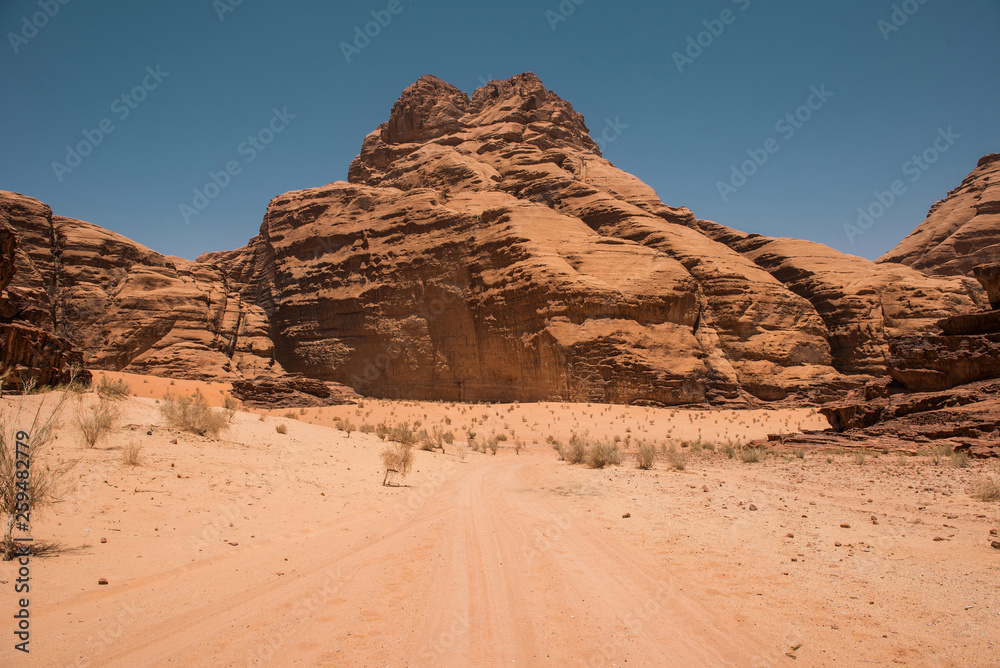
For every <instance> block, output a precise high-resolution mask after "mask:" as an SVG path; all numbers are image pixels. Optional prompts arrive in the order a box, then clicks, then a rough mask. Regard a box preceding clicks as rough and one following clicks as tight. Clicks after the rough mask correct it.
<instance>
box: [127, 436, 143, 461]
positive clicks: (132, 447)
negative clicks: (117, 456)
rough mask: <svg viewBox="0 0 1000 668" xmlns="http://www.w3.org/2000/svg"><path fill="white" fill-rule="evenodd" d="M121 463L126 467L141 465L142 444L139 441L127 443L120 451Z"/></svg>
mask: <svg viewBox="0 0 1000 668" xmlns="http://www.w3.org/2000/svg"><path fill="white" fill-rule="evenodd" d="M122 463H123V464H125V465H127V466H139V465H141V464H142V443H140V442H139V441H129V442H128V443H127V444H126V445H125V449H124V450H122Z"/></svg>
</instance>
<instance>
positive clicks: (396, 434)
mask: <svg viewBox="0 0 1000 668" xmlns="http://www.w3.org/2000/svg"><path fill="white" fill-rule="evenodd" d="M387 438H388V440H390V441H395V442H396V443H400V444H402V445H416V444H417V434H416V433H414V431H413V430H412V429H410V423H409V422H401V423H399V424H397V425H396V426H395V427H390V428H389V431H388V436H387Z"/></svg>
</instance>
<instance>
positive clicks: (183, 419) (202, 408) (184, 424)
mask: <svg viewBox="0 0 1000 668" xmlns="http://www.w3.org/2000/svg"><path fill="white" fill-rule="evenodd" d="M160 413H161V414H162V415H163V417H164V419H165V420H166V421H167V424H169V425H170V426H171V427H176V428H177V429H183V430H184V431H189V432H191V433H192V434H197V435H198V436H212V437H216V436H218V435H219V432H221V431H222V430H223V429H226V428H227V427H228V426H229V422H228V420H227V418H226V415H225V413H223V412H222V411H218V410H215V409H213V408H211V407H209V405H208V401H207V400H206V399H205V395H203V394H202V393H201V391H200V390H195V392H194V394H193V395H192V396H177V395H175V394H171V393H169V392H168V393H167V394H165V395H164V396H163V401H162V402H161V403H160Z"/></svg>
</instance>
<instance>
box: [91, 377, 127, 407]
mask: <svg viewBox="0 0 1000 668" xmlns="http://www.w3.org/2000/svg"><path fill="white" fill-rule="evenodd" d="M94 391H95V392H97V395H98V396H100V397H101V398H103V399H109V400H111V401H118V400H120V399H124V398H126V397H128V396H131V395H132V390H131V389H130V388H129V386H128V383H126V382H125V381H124V380H120V379H119V380H111V379H110V378H109V377H107V376H101V380H100V382H98V383H97V385H95V386H94Z"/></svg>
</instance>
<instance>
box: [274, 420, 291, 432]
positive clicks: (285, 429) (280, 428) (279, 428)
mask: <svg viewBox="0 0 1000 668" xmlns="http://www.w3.org/2000/svg"><path fill="white" fill-rule="evenodd" d="M274 430H275V431H276V432H278V433H279V434H287V433H288V425H286V424H285V423H284V422H282V423H281V424H279V425H277V426H275V428H274Z"/></svg>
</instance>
